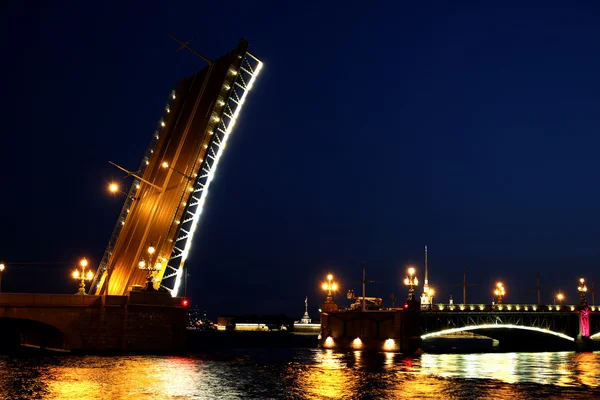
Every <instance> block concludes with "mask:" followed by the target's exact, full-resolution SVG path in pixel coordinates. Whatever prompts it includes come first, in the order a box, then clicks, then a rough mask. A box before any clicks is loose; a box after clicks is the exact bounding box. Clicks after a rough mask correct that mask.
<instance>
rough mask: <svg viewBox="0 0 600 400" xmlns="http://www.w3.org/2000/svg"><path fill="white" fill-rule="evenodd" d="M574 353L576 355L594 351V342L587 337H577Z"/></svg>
mask: <svg viewBox="0 0 600 400" xmlns="http://www.w3.org/2000/svg"><path fill="white" fill-rule="evenodd" d="M575 351H576V352H578V353H587V352H592V351H594V341H593V340H592V339H590V338H589V337H578V338H577V339H575Z"/></svg>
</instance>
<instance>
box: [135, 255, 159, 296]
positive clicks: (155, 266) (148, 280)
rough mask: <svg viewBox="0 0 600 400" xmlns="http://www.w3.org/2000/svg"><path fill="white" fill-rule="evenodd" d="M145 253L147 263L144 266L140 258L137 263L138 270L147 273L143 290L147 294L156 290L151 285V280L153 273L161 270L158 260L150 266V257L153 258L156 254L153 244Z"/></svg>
mask: <svg viewBox="0 0 600 400" xmlns="http://www.w3.org/2000/svg"><path fill="white" fill-rule="evenodd" d="M146 251H147V252H148V263H147V264H146V261H144V259H143V258H142V259H141V260H140V262H139V263H138V268H139V269H144V270H146V271H148V275H147V276H146V289H145V290H147V291H149V292H155V291H156V289H154V284H153V283H152V280H153V278H154V277H153V274H154V272H156V271H160V270H161V269H162V263H161V262H160V261H159V260H156V263H155V264H152V257H153V256H154V253H156V247H154V245H153V244H151V245H150V246H148V249H147V250H146Z"/></svg>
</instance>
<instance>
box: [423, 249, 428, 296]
mask: <svg viewBox="0 0 600 400" xmlns="http://www.w3.org/2000/svg"><path fill="white" fill-rule="evenodd" d="M427 286H429V279H428V276H427V246H425V282H424V283H423V287H427Z"/></svg>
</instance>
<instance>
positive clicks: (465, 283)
mask: <svg viewBox="0 0 600 400" xmlns="http://www.w3.org/2000/svg"><path fill="white" fill-rule="evenodd" d="M463 304H467V269H466V268H465V269H464V271H463Z"/></svg>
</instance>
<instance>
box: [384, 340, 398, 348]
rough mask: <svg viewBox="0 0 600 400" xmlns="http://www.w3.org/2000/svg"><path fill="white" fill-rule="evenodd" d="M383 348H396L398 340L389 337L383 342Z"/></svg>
mask: <svg viewBox="0 0 600 400" xmlns="http://www.w3.org/2000/svg"><path fill="white" fill-rule="evenodd" d="M383 349H384V350H388V351H391V350H396V341H395V340H394V339H387V340H386V341H385V342H384V343H383Z"/></svg>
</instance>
